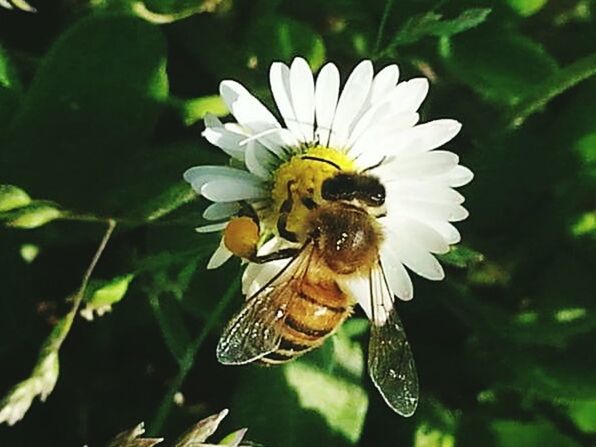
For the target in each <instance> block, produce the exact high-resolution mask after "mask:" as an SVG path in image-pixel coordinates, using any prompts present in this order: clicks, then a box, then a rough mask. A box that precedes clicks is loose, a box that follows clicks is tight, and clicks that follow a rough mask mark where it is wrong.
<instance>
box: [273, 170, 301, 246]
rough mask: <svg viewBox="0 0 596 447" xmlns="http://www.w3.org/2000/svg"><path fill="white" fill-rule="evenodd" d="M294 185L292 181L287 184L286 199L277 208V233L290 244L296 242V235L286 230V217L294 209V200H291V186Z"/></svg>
mask: <svg viewBox="0 0 596 447" xmlns="http://www.w3.org/2000/svg"><path fill="white" fill-rule="evenodd" d="M294 183H296V182H295V181H294V180H291V181H289V182H288V185H287V188H288V197H287V198H286V200H284V201H283V203H282V204H281V206H280V207H279V219H277V232H278V233H279V235H280V236H281V237H283V238H284V239H286V240H288V241H290V242H298V235H297V234H296V233H295V232H293V231H290V230H288V217H289V216H290V213H291V212H292V208H293V207H294V199H293V198H292V185H293V184H294Z"/></svg>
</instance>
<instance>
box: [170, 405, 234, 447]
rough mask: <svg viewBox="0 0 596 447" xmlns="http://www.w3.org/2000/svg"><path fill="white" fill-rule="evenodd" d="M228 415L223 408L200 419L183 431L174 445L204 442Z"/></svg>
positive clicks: (192, 446) (178, 446) (181, 446)
mask: <svg viewBox="0 0 596 447" xmlns="http://www.w3.org/2000/svg"><path fill="white" fill-rule="evenodd" d="M227 415H228V410H223V411H221V412H220V413H218V414H214V415H212V416H209V417H207V418H205V419H201V420H200V421H199V422H197V423H196V424H195V425H194V426H192V427H191V428H190V429H189V430H188V431H187V432H186V433H184V434H183V435H182V436H181V437H180V438H179V439H178V440H177V441H176V443H175V444H174V447H195V446H198V445H201V443H204V442H205V441H206V440H207V438H209V437H210V436H211V435H213V433H215V432H216V431H217V428H218V427H219V424H221V421H222V420H223V419H224V418H225V417H226V416H227Z"/></svg>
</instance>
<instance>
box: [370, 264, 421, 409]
mask: <svg viewBox="0 0 596 447" xmlns="http://www.w3.org/2000/svg"><path fill="white" fill-rule="evenodd" d="M370 299H371V309H372V315H373V318H372V327H371V334H370V343H369V348H368V373H369V374H370V377H371V379H372V381H373V382H374V384H375V386H376V387H377V389H378V390H379V391H380V393H381V395H382V396H383V398H384V399H385V402H387V404H388V405H389V406H390V407H391V408H392V409H393V410H395V411H396V412H397V413H399V414H400V415H402V416H411V415H412V414H414V411H415V410H416V406H417V405H418V375H417V374H416V365H415V364H414V357H413V356H412V350H411V349H410V345H409V343H408V340H407V339H406V333H405V331H404V327H403V325H402V323H401V321H400V319H399V317H398V315H397V312H396V311H395V308H394V306H393V304H392V303H393V296H392V293H391V290H390V289H389V286H388V284H387V280H386V279H385V273H384V272H383V266H382V265H381V262H380V260H379V262H378V263H377V265H376V266H375V267H373V268H372V269H371V271H370ZM389 303H391V305H390V304H389Z"/></svg>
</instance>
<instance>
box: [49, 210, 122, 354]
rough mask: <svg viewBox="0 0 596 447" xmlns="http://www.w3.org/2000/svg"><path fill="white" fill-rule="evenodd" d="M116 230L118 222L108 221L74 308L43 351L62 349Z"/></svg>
mask: <svg viewBox="0 0 596 447" xmlns="http://www.w3.org/2000/svg"><path fill="white" fill-rule="evenodd" d="M115 228H116V221H115V220H113V219H108V228H107V230H106V232H105V233H104V235H103V237H102V239H101V242H100V243H99V246H98V247H97V250H96V251H95V254H94V255H93V258H92V259H91V263H90V264H89V267H87V270H85V274H84V275H83V280H82V282H81V286H80V287H79V290H78V291H77V293H75V295H74V296H73V297H72V306H71V308H70V311H69V312H68V313H67V314H66V315H65V316H64V318H62V320H61V321H60V322H59V323H58V324H57V325H56V326H54V330H53V331H52V334H51V335H50V337H48V342H47V343H46V345H45V346H44V348H43V350H46V349H49V350H52V351H58V350H59V349H60V346H61V345H62V343H63V342H64V340H65V339H66V336H67V335H68V333H69V331H70V328H71V326H72V323H73V322H74V319H75V317H76V315H77V312H78V311H79V307H81V303H82V302H83V299H84V297H85V290H86V289H87V284H89V279H90V278H91V275H92V274H93V270H95V266H96V265H97V262H98V261H99V258H101V255H102V254H103V252H104V250H105V248H106V245H107V243H108V241H109V240H110V237H111V236H112V233H113V232H114V229H115Z"/></svg>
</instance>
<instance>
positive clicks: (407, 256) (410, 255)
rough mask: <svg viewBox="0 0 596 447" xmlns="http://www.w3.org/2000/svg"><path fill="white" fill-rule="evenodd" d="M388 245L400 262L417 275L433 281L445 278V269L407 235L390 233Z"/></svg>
mask: <svg viewBox="0 0 596 447" xmlns="http://www.w3.org/2000/svg"><path fill="white" fill-rule="evenodd" d="M389 234H391V236H390V237H388V240H387V244H390V247H389V248H391V249H393V250H394V251H395V253H396V255H397V256H398V257H399V259H400V261H401V262H403V263H404V264H405V265H406V267H408V268H409V269H410V270H412V271H413V272H414V273H416V274H417V275H420V276H422V277H423V278H426V279H430V280H433V281H439V280H441V279H443V278H444V277H445V273H444V272H443V267H441V264H439V261H437V260H436V259H435V257H434V256H433V255H431V254H430V253H429V252H428V251H427V250H424V249H423V248H421V247H420V246H419V245H418V244H416V243H415V242H414V241H412V240H411V239H409V238H408V237H407V236H406V235H402V234H399V233H397V232H393V231H391V232H389Z"/></svg>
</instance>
